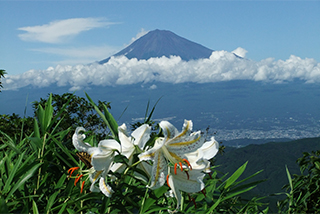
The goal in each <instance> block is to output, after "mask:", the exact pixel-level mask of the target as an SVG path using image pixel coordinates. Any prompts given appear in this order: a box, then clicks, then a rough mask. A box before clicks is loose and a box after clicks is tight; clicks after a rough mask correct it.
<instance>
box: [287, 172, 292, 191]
mask: <svg viewBox="0 0 320 214" xmlns="http://www.w3.org/2000/svg"><path fill="white" fill-rule="evenodd" d="M286 172H287V177H288V181H289V185H290V188H291V191H293V185H292V178H291V175H290V172H289V169H288V167H287V166H286Z"/></svg>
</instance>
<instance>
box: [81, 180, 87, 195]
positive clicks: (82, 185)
mask: <svg viewBox="0 0 320 214" xmlns="http://www.w3.org/2000/svg"><path fill="white" fill-rule="evenodd" d="M85 182H86V181H82V184H81V190H80V193H82V192H83V187H84V183H85Z"/></svg>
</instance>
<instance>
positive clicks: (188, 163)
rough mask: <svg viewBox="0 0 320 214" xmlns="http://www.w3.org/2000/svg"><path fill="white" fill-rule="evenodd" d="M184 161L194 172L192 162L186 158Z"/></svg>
mask: <svg viewBox="0 0 320 214" xmlns="http://www.w3.org/2000/svg"><path fill="white" fill-rule="evenodd" d="M182 161H184V162H186V163H187V165H188V167H189V168H190V170H192V166H191V164H190V162H189V161H188V160H187V159H185V158H184V159H182Z"/></svg>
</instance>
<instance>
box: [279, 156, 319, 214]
mask: <svg viewBox="0 0 320 214" xmlns="http://www.w3.org/2000/svg"><path fill="white" fill-rule="evenodd" d="M297 163H298V164H299V166H300V172H301V174H300V175H294V176H293V177H291V175H290V172H289V170H288V169H287V175H288V180H289V184H287V185H286V186H284V188H285V189H286V190H287V191H289V193H286V195H287V197H286V199H284V200H283V201H280V202H279V205H278V206H279V213H280V212H283V211H286V212H287V213H320V203H319V201H320V150H318V151H312V152H311V153H308V152H304V153H303V157H302V158H299V159H298V160H297Z"/></svg>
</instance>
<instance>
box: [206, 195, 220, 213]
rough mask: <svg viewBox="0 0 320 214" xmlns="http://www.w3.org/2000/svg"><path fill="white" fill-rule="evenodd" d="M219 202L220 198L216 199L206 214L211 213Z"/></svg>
mask: <svg viewBox="0 0 320 214" xmlns="http://www.w3.org/2000/svg"><path fill="white" fill-rule="evenodd" d="M220 202H221V198H218V200H217V201H216V202H215V203H214V204H213V205H212V206H211V207H210V209H209V210H208V212H207V214H209V213H212V212H213V210H214V209H215V208H216V207H217V206H218V205H219V204H220Z"/></svg>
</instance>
